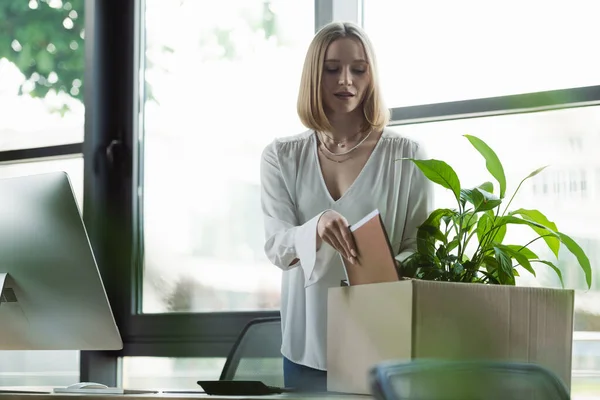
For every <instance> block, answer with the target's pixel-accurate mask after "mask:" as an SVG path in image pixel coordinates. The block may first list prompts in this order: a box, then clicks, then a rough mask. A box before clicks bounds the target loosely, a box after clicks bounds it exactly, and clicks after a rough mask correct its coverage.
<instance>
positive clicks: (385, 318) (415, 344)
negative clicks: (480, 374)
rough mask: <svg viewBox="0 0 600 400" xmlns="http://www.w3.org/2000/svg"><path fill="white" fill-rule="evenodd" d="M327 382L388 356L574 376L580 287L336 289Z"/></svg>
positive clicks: (350, 382) (350, 377)
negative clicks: (507, 365) (510, 365)
mask: <svg viewBox="0 0 600 400" xmlns="http://www.w3.org/2000/svg"><path fill="white" fill-rule="evenodd" d="M328 297H329V299H328V321H327V371H328V374H327V375H328V377H327V378H328V382H327V388H328V390H332V391H339V392H346V393H359V394H369V393H370V389H369V386H368V381H367V374H368V370H369V369H370V367H371V366H373V365H374V364H376V363H379V362H381V361H385V360H406V361H407V360H411V359H415V358H440V359H454V360H476V359H486V360H504V361H520V362H534V363H537V364H540V365H542V366H545V367H547V368H549V369H550V370H551V371H553V372H554V373H555V374H557V375H558V377H559V378H560V379H562V380H563V382H564V383H565V385H567V387H570V383H571V353H572V339H573V306H574V291H572V290H559V289H547V288H527V287H514V286H500V285H480V284H467V283H445V282H431V281H419V280H409V281H400V282H391V283H377V284H369V285H357V286H350V287H339V288H331V289H329V296H328Z"/></svg>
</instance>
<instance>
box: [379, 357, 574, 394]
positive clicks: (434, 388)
mask: <svg viewBox="0 0 600 400" xmlns="http://www.w3.org/2000/svg"><path fill="white" fill-rule="evenodd" d="M369 379H370V384H371V390H372V392H373V395H374V397H375V398H376V399H377V400H409V399H410V400H417V399H418V400H508V399H510V400H568V399H569V398H570V396H569V392H568V390H567V388H566V387H565V385H564V384H563V382H562V381H561V380H560V379H559V378H558V377H557V376H556V375H554V374H553V373H552V372H550V371H549V370H547V369H545V368H543V367H541V366H539V365H535V364H526V363H509V362H476V361H472V362H471V361H469V362H460V361H437V360H415V361H411V362H393V361H390V362H384V363H381V364H377V365H376V366H374V367H373V368H372V369H371V371H370V373H369Z"/></svg>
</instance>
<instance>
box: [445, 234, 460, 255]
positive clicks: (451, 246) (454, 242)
mask: <svg viewBox="0 0 600 400" xmlns="http://www.w3.org/2000/svg"><path fill="white" fill-rule="evenodd" d="M456 247H458V238H457V237H455V238H454V239H452V240H451V241H450V242H448V246H447V247H446V250H447V251H448V253H450V252H451V251H452V250H454V249H455V248H456Z"/></svg>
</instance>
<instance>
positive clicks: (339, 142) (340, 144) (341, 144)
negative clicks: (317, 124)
mask: <svg viewBox="0 0 600 400" xmlns="http://www.w3.org/2000/svg"><path fill="white" fill-rule="evenodd" d="M321 133H322V134H323V135H324V136H325V137H326V138H327V139H329V140H331V141H332V142H333V144H335V145H337V147H342V148H344V147H346V143H348V142H349V141H350V140H352V139H354V138H355V137H357V136H358V135H360V134H361V132H356V133H355V134H354V135H352V136H350V137H347V138H346V139H344V140H336V139H334V138H333V137H332V136H329V135H328V134H326V133H325V132H321Z"/></svg>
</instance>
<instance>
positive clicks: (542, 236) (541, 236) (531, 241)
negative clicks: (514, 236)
mask: <svg viewBox="0 0 600 400" xmlns="http://www.w3.org/2000/svg"><path fill="white" fill-rule="evenodd" d="M547 236H554V235H552V234H550V233H548V234H547V235H540V236H538V237H536V238H535V239H533V240H530V241H529V243H527V244H526V245H523V246H521V248H520V249H519V250H518V251H521V250H523V249H524V248H525V247H527V246H529V245H530V244H531V243H533V242H535V241H536V240H538V239H541V238H545V237H547Z"/></svg>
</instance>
